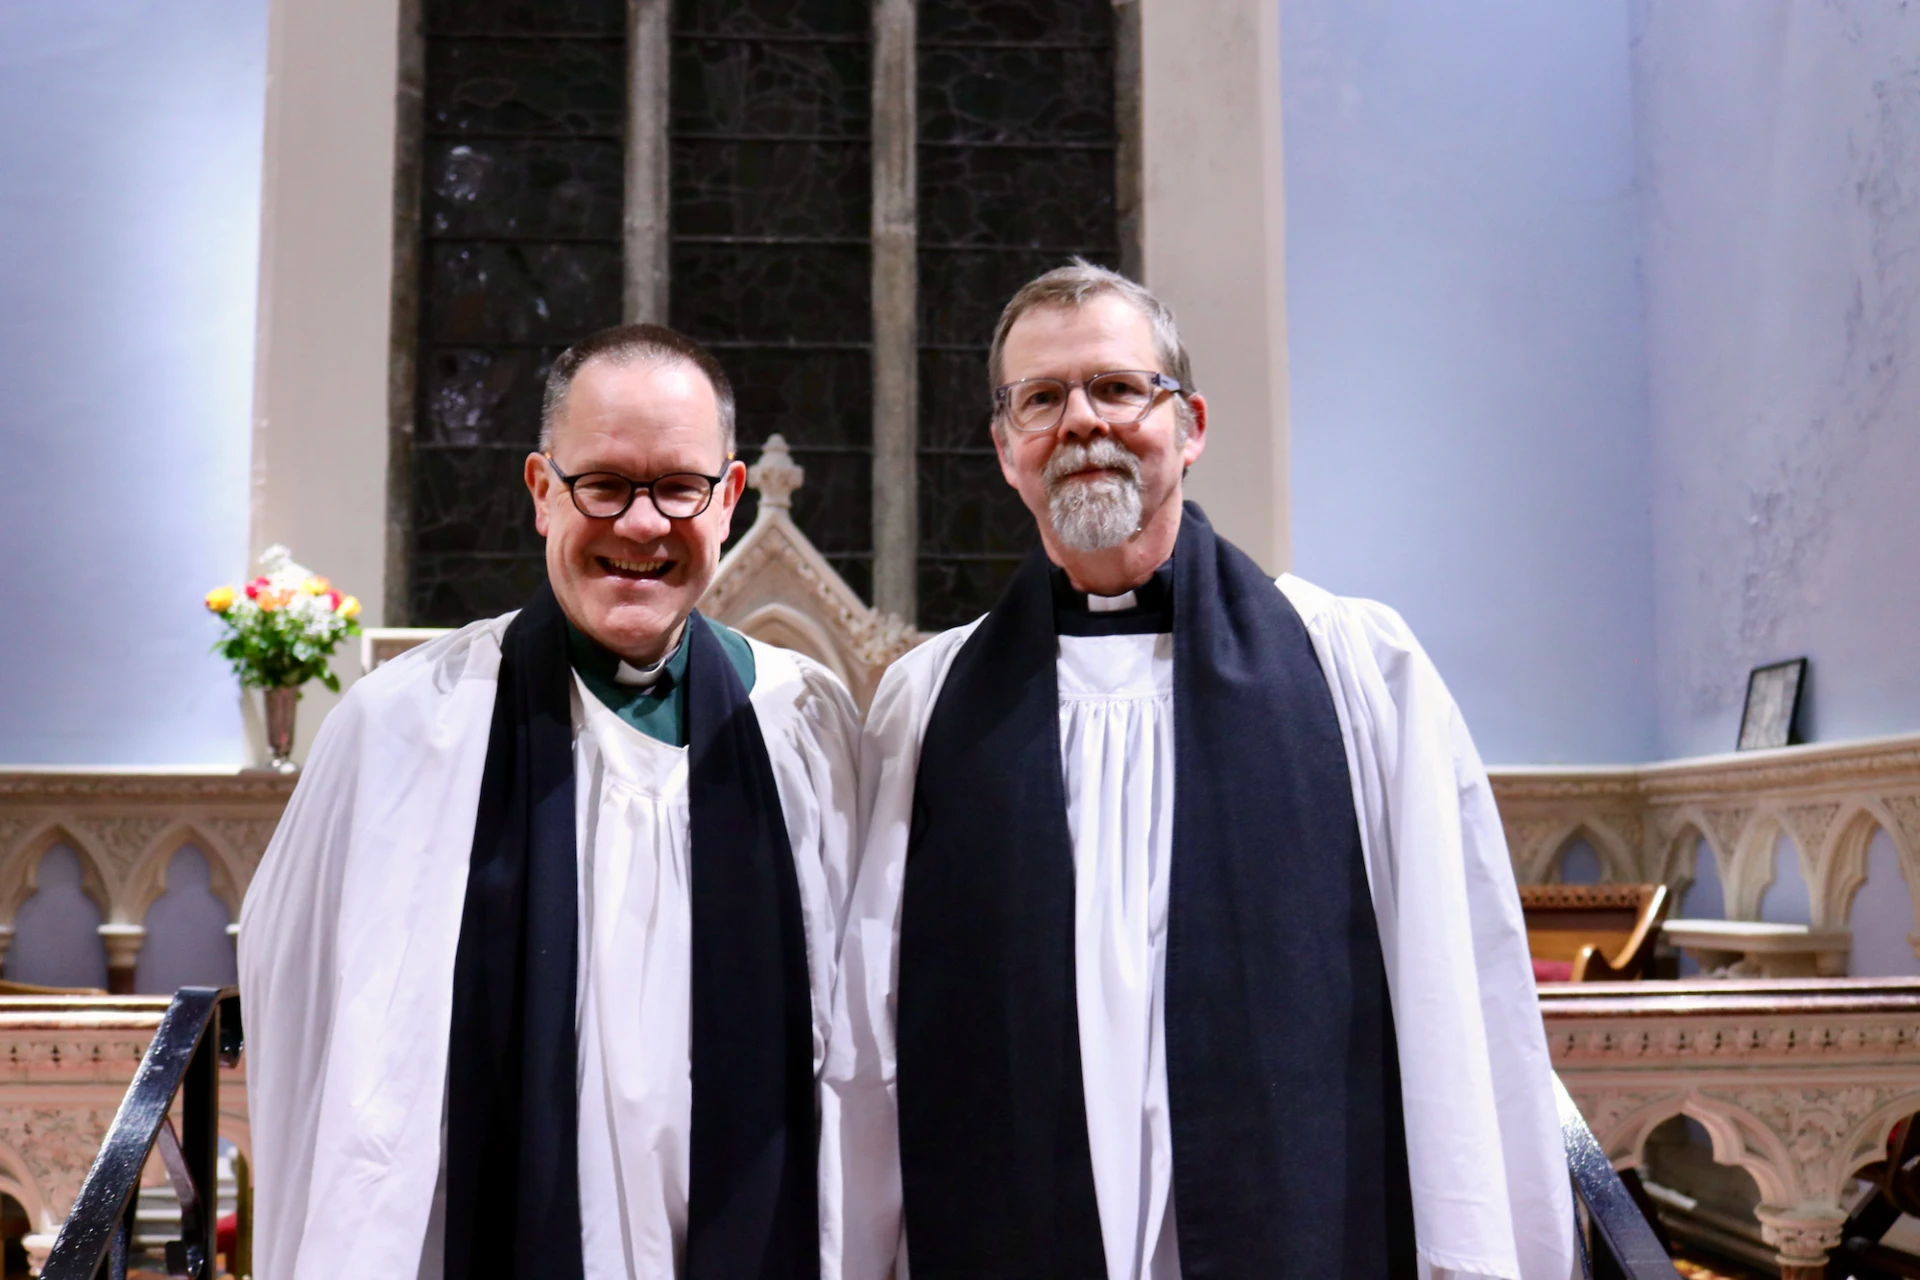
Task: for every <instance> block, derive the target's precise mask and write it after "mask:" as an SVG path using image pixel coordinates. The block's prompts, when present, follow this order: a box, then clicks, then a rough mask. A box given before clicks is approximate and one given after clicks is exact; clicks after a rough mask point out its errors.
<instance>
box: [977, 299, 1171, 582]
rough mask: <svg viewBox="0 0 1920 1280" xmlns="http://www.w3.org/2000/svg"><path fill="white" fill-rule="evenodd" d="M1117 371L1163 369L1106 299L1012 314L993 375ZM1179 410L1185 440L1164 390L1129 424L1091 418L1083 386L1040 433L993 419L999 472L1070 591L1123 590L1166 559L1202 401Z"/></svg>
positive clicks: (1126, 307)
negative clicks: (1187, 423)
mask: <svg viewBox="0 0 1920 1280" xmlns="http://www.w3.org/2000/svg"><path fill="white" fill-rule="evenodd" d="M1122 369H1139V370H1146V371H1148V372H1159V373H1164V372H1166V371H1165V369H1164V368H1162V366H1161V363H1160V359H1159V356H1158V355H1157V354H1156V353H1155V349H1154V342H1153V326H1152V325H1151V324H1150V323H1149V322H1148V320H1147V317H1146V316H1145V315H1143V314H1141V312H1140V310H1139V309H1138V308H1136V307H1135V306H1133V304H1132V303H1130V302H1128V301H1127V300H1126V299H1125V298H1122V297H1119V296H1118V295H1116V294H1110V293H1108V294H1099V295H1096V296H1095V297H1093V298H1090V299H1088V300H1087V302H1086V303H1085V304H1084V305H1082V306H1079V307H1053V306H1041V307H1035V308H1033V309H1032V310H1030V311H1027V312H1025V313H1024V314H1022V315H1021V316H1020V318H1019V319H1018V320H1016V321H1015V322H1014V325H1013V328H1012V329H1010V330H1009V331H1008V332H1007V339H1006V346H1005V348H1004V350H1003V353H1002V363H1001V376H1002V378H1004V379H1005V380H1006V381H1007V382H1014V381H1017V380H1018V379H1021V378H1058V379H1061V380H1062V381H1067V382H1074V381H1080V380H1083V379H1086V378H1091V377H1092V376H1094V375H1095V374H1098V373H1111V372H1114V371H1117V370H1122ZM1188 404H1189V405H1190V406H1191V408H1192V410H1193V423H1192V425H1191V427H1190V429H1189V430H1188V431H1187V432H1186V433H1185V439H1182V438H1181V437H1182V432H1181V430H1180V421H1179V417H1178V415H1177V412H1176V405H1175V397H1174V396H1173V395H1171V394H1166V393H1163V394H1162V395H1161V396H1160V398H1159V400H1158V402H1157V403H1155V405H1154V407H1153V408H1152V410H1150V411H1149V412H1148V414H1147V416H1146V417H1145V418H1143V419H1142V420H1141V421H1139V422H1137V423H1133V424H1131V425H1118V426H1116V425H1113V424H1110V423H1107V422H1104V421H1102V420H1101V419H1100V417H1099V416H1098V415H1096V414H1095V413H1094V411H1093V407H1092V406H1091V405H1090V404H1088V402H1087V397H1086V392H1085V391H1084V390H1083V389H1076V390H1074V391H1072V392H1070V393H1069V395H1068V398H1067V406H1066V412H1065V414H1064V416H1062V418H1061V419H1060V423H1059V425H1058V426H1056V427H1054V428H1053V429H1052V430H1051V431H1036V432H1022V431H1015V430H1013V428H1012V426H1011V425H1010V424H1009V423H1007V422H1006V420H1005V418H1004V416H1003V417H1002V418H1001V419H999V430H998V431H997V433H996V440H995V445H996V447H997V449H998V451H999V454H1000V471H1001V474H1002V475H1004V476H1005V477H1006V480H1007V483H1008V484H1010V485H1012V486H1013V487H1014V488H1015V489H1017V490H1018V491H1019V493H1020V497H1021V500H1022V501H1024V502H1025V503H1026V505H1027V509H1028V510H1029V511H1031V512H1032V513H1033V517H1034V519H1035V521H1037V522H1038V524H1039V526H1040V538H1041V541H1042V542H1043V543H1044V544H1045V546H1046V549H1047V554H1048V556H1049V557H1050V558H1051V559H1052V560H1053V562H1054V563H1055V564H1058V565H1062V566H1063V567H1065V568H1066V570H1067V572H1068V575H1069V576H1070V577H1071V578H1072V579H1073V580H1074V583H1075V585H1076V586H1079V587H1081V588H1082V589H1084V590H1094V591H1101V592H1102V593H1103V594H1113V593H1117V592H1118V591H1124V590H1128V589H1129V588H1131V587H1133V586H1136V585H1138V583H1139V582H1141V581H1144V580H1145V578H1146V576H1147V575H1148V574H1151V573H1152V572H1153V570H1154V569H1155V568H1157V567H1158V566H1159V565H1160V563H1161V562H1162V561H1164V560H1165V559H1166V557H1167V556H1169V555H1171V554H1172V553H1173V540H1174V537H1175V536H1176V535H1177V533H1178V531H1179V527H1180V496H1181V475H1182V473H1183V472H1184V471H1185V469H1186V468H1187V467H1189V466H1191V465H1192V464H1193V463H1194V462H1195V461H1196V460H1197V459H1198V458H1199V457H1200V453H1201V451H1202V449H1204V448H1205V443H1206V425H1207V420H1206V401H1205V400H1204V399H1202V398H1201V397H1200V396H1191V397H1189V399H1188ZM1149 562H1150V563H1149ZM1107 588H1112V590H1111V591H1108V590H1107Z"/></svg>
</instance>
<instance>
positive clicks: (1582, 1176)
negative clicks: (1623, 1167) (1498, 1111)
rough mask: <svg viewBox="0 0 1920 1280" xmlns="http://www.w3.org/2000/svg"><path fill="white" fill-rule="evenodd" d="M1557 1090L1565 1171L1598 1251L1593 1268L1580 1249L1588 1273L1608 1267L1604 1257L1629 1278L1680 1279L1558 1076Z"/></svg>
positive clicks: (1642, 1279)
mask: <svg viewBox="0 0 1920 1280" xmlns="http://www.w3.org/2000/svg"><path fill="white" fill-rule="evenodd" d="M1553 1091H1554V1095H1555V1097H1556V1098H1557V1100H1558V1103H1559V1108H1560V1140H1561V1142H1562V1143H1563V1144H1564V1145H1565V1147H1566V1152H1567V1170H1568V1172H1569V1173H1570V1174H1571V1175H1572V1177H1573V1189H1574V1192H1575V1194H1576V1195H1577V1196H1578V1197H1579V1200H1580V1204H1581V1205H1582V1206H1583V1207H1584V1208H1585V1209H1586V1211H1587V1220H1588V1221H1589V1222H1591V1223H1592V1224H1593V1234H1594V1236H1595V1240H1594V1246H1595V1248H1594V1252H1595V1253H1596V1254H1597V1255H1600V1256H1599V1257H1598V1258H1596V1259H1595V1261H1597V1262H1599V1263H1600V1265H1599V1266H1598V1267H1594V1266H1590V1265H1589V1264H1588V1260H1587V1258H1586V1254H1585V1249H1584V1247H1583V1248H1582V1250H1581V1259H1580V1261H1581V1264H1582V1267H1583V1269H1584V1270H1585V1274H1587V1275H1589V1276H1591V1275H1594V1274H1596V1273H1597V1272H1600V1271H1602V1270H1604V1268H1605V1267H1606V1265H1607V1261H1606V1260H1610V1261H1611V1263H1612V1265H1613V1268H1614V1274H1617V1275H1620V1276H1623V1277H1625V1280H1680V1273H1679V1271H1677V1270H1675V1268H1674V1265H1673V1259H1671V1258H1669V1257H1668V1256H1667V1251H1666V1250H1665V1249H1663V1248H1661V1247H1660V1240H1659V1237H1657V1236H1655V1235H1654V1234H1653V1228H1652V1226H1650V1225H1649V1224H1648V1223H1647V1219H1646V1217H1645V1215H1643V1214H1642V1213H1641V1212H1640V1206H1639V1205H1638V1204H1636V1203H1634V1199H1633V1194H1632V1193H1631V1192H1630V1191H1628V1190H1627V1186H1626V1183H1624V1182H1622V1181H1621V1180H1620V1175H1619V1174H1617V1173H1615V1172H1614V1171H1613V1161H1611V1160H1609V1159H1607V1153H1606V1152H1605V1151H1604V1150H1602V1149H1601V1147H1600V1142H1599V1140H1598V1139H1596V1138H1595V1137H1594V1136H1593V1130H1592V1129H1589V1128H1588V1127H1587V1120H1586V1117H1585V1116H1583V1115H1581V1114H1580V1108H1579V1106H1578V1104H1576V1103H1575V1102H1574V1100H1573V1096H1572V1095H1571V1094H1569V1093H1568V1092H1567V1087H1566V1085H1564V1084H1562V1083H1560V1077H1559V1076H1558V1075H1557V1074H1556V1075H1555V1076H1554V1077H1553ZM1583 1245H1584V1242H1583Z"/></svg>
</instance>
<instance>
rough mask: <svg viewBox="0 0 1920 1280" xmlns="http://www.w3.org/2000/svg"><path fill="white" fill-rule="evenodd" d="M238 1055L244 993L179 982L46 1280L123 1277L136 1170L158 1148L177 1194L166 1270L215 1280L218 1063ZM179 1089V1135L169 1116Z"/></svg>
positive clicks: (44, 1270)
mask: <svg viewBox="0 0 1920 1280" xmlns="http://www.w3.org/2000/svg"><path fill="white" fill-rule="evenodd" d="M239 1057H240V993H239V992H237V991H235V990H234V989H233V988H232V987H182V988H181V989H180V991H179V992H178V993H176V994H175V995H174V997H173V1003H172V1004H170V1005H168V1006H167V1012H166V1014H165V1015H164V1016H163V1017H162V1018H161V1019H160V1025H159V1027H158V1028H157V1029H155V1031H154V1033H153V1041H152V1043H150V1044H149V1045H148V1046H147V1054H146V1057H144V1058H142V1059H141V1060H140V1069H139V1070H138V1071H137V1072H135V1073H134V1076H133V1083H132V1084H131V1085H129V1086H128V1087H127V1096H126V1097H125V1098H123V1099H121V1102H120V1110H119V1111H118V1112H116V1113H115V1114H114V1117H113V1126H112V1127H111V1128H110V1129H108V1130H107V1139H106V1141H105V1142H104V1143H102V1144H101V1146H100V1154H99V1155H97V1156H95V1157H94V1160H93V1167H92V1168H91V1169H89V1170H87V1180H86V1181H85V1182H84V1183H82V1184H81V1186H80V1194H79V1195H78V1196H77V1197H75V1198H74V1202H73V1211H72V1212H71V1213H69V1214H68V1215H67V1220H66V1223H65V1224H64V1225H63V1226H62V1227H61V1228H60V1235H59V1238H58V1239H56V1240H55V1241H54V1242H53V1251H52V1252H51V1253H50V1254H48V1255H47V1261H46V1264H45V1265H44V1266H43V1267H41V1269H40V1274H41V1276H42V1277H43V1280H94V1278H95V1277H97V1276H98V1275H100V1272H101V1267H102V1266H103V1265H104V1266H105V1267H106V1273H107V1275H108V1276H109V1277H111V1280H126V1274H127V1260H128V1255H129V1254H131V1253H132V1251H133V1226H134V1213H135V1210H136V1209H137V1208H138V1205H139V1201H140V1172H141V1170H142V1169H144V1168H145V1167H146V1163H147V1158H148V1156H150V1155H151V1154H152V1153H153V1149H154V1148H155V1147H156V1146H158V1147H159V1149H160V1159H161V1162H162V1163H163V1164H165V1165H166V1169H167V1178H168V1180H169V1181H170V1182H172V1184H173V1190H174V1194H175V1195H177V1196H178V1197H179V1199H180V1238H179V1239H178V1240H170V1241H168V1242H167V1247H166V1248H167V1272H168V1274H169V1275H175V1276H186V1277H188V1278H189V1280H213V1258H214V1231H215V1222H216V1219H217V1218H218V1217H219V1201H218V1200H217V1198H216V1194H215V1192H216V1183H215V1178H214V1165H215V1160H216V1158H217V1156H218V1154H219V1143H220V1076H219V1065H220V1064H221V1063H224V1064H226V1065H228V1066H231V1065H233V1063H234V1062H236V1061H237V1060H238V1059H239ZM176 1094H177V1095H180V1097H181V1126H180V1127H181V1129H182V1130H183V1131H184V1132H180V1133H176V1132H175V1130H174V1127H173V1118H172V1111H173V1099H174V1096H175V1095H176Z"/></svg>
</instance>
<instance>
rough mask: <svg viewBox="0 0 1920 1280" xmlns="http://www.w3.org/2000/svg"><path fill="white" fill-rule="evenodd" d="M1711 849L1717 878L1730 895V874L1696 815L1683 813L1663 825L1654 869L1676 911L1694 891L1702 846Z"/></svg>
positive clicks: (1708, 853) (1708, 850)
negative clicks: (1727, 888)
mask: <svg viewBox="0 0 1920 1280" xmlns="http://www.w3.org/2000/svg"><path fill="white" fill-rule="evenodd" d="M1702 841H1704V842H1705V843H1706V846H1707V856H1708V857H1709V858H1711V859H1713V874H1714V877H1715V879H1717V880H1718V881H1719V883H1720V888H1721V893H1722V894H1723V895H1724V894H1725V892H1726V884H1727V871H1726V865H1725V863H1724V862H1723V861H1722V859H1721V857H1720V853H1719V851H1718V850H1717V849H1715V848H1714V846H1713V837H1712V836H1710V835H1708V834H1707V829H1706V827H1705V826H1704V825H1703V824H1702V823H1701V822H1700V821H1699V819H1698V817H1697V816H1695V815H1690V814H1687V813H1681V814H1679V815H1678V816H1676V817H1675V818H1673V819H1671V820H1670V821H1669V822H1667V823H1666V824H1664V825H1663V827H1662V829H1661V833H1660V835H1659V837H1658V841H1657V846H1656V850H1657V851H1656V854H1655V856H1656V858H1657V859H1658V865H1657V866H1656V867H1655V868H1654V870H1655V874H1657V875H1658V876H1659V877H1660V882H1661V883H1662V884H1664V885H1666V886H1667V890H1668V892H1669V893H1671V894H1672V895H1673V904H1674V910H1675V911H1676V912H1678V911H1679V909H1680V901H1681V899H1683V898H1685V897H1686V896H1687V891H1688V890H1689V889H1691V888H1693V882H1694V874H1693V869H1694V866H1695V858H1696V857H1697V855H1698V852H1699V849H1700V845H1701V842H1702Z"/></svg>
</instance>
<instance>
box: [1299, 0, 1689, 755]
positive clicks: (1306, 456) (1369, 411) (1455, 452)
mask: <svg viewBox="0 0 1920 1280" xmlns="http://www.w3.org/2000/svg"><path fill="white" fill-rule="evenodd" d="M1280 14H1281V23H1282V30H1281V45H1280V49H1281V60H1282V86H1283V101H1284V108H1285V122H1286V191H1287V242H1286V275H1287V315H1288V329H1289V333H1290V378H1291V394H1292V412H1291V426H1290V439H1291V446H1292V514H1293V547H1294V564H1295V567H1296V570H1297V572H1299V573H1301V574H1302V575H1303V576H1305V577H1307V578H1310V579H1314V580H1316V581H1318V582H1320V583H1321V584H1322V585H1323V586H1326V587H1328V588H1330V589H1332V590H1334V591H1337V592H1340V593H1342V594H1348V595H1362V596H1371V597H1374V598H1377V599H1381V600H1384V601H1385V602H1387V603H1388V604H1390V605H1393V606H1394V607H1396V608H1398V609H1399V610H1400V611H1401V612H1402V613H1403V614H1404V615H1405V616H1406V618H1407V620H1408V621H1409V623H1411V625H1412V626H1413V628H1414V630H1415V632H1416V633H1417V634H1418V635H1419V636H1420V637H1421V639H1422V640H1423V641H1424V643H1425V644H1426V646H1427V648H1428V649H1429V651H1430V652H1431V653H1432V656H1433V658H1434V660H1435V661H1436V663H1437V664H1438V665H1439V668H1440V670H1441V672H1442V673H1443V675H1445V677H1446V678H1447V681H1448V683H1449V684H1450V686H1451V687H1452V689H1453V692H1454V694H1455V695H1456V697H1457V698H1458V699H1459V701H1460V703H1461V706H1462V707H1463V709H1464V711H1465V713H1466V718H1467V722H1468V724H1469V725H1470V726H1471V727H1472V730H1473V733H1474V736H1475V739H1476V740H1477V742H1478V744H1479V746H1480V749H1481V752H1482V754H1483V755H1485V756H1486V757H1487V758H1489V759H1491V760H1495V761H1533V762H1560V761H1566V762H1597V761H1625V760H1642V759H1646V758H1649V757H1650V756H1651V755H1652V754H1653V750H1654V746H1655V731H1654V726H1655V714H1654V708H1653V686H1652V680H1651V678H1650V670H1651V666H1652V652H1653V623H1652V592H1651V586H1650V581H1649V578H1650V573H1651V563H1652V552H1651V548H1650V539H1651V532H1650V525H1649V507H1650V502H1651V497H1650V489H1649V482H1648V460H1649V444H1648V434H1647V416H1646V398H1645V365H1644V355H1643V328H1642V319H1641V301H1640V295H1639V291H1638V284H1637V277H1636V256H1637V249H1638V234H1639V229H1638V220H1637V214H1636V204H1635V194H1634V149H1633V133H1632V128H1633V112H1632V103H1631V92H1632V76H1631V64H1630V60H1629V53H1630V44H1629V29H1628V23H1627V11H1626V6H1625V0H1558V2H1556V3H1554V4H1540V3H1538V2H1537V0H1457V2H1456V3H1450V4H1446V5H1430V4H1424V3H1420V2H1419V0H1286V2H1285V3H1284V4H1282V5H1281V8H1280Z"/></svg>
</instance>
